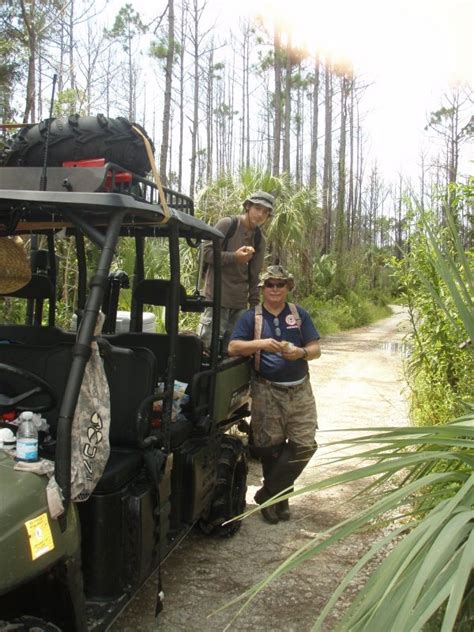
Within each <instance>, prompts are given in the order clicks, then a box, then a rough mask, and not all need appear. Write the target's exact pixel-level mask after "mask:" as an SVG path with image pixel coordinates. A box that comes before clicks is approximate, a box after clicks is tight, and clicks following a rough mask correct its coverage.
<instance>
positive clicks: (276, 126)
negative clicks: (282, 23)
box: [272, 26, 281, 176]
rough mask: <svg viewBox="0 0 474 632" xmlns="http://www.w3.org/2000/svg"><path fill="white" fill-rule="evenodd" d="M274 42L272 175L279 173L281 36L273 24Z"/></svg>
mask: <svg viewBox="0 0 474 632" xmlns="http://www.w3.org/2000/svg"><path fill="white" fill-rule="evenodd" d="M273 44H274V55H275V59H274V75H275V103H274V107H275V118H274V121H273V170H272V173H273V175H274V176H278V175H280V142H281V36H280V32H279V30H278V26H275V33H274V37H273Z"/></svg>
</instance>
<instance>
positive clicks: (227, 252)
mask: <svg viewBox="0 0 474 632" xmlns="http://www.w3.org/2000/svg"><path fill="white" fill-rule="evenodd" d="M274 203H275V198H274V197H273V195H271V194H270V193H266V192H265V191H256V192H255V193H253V194H252V195H250V196H249V197H248V198H247V199H246V200H245V201H244V202H243V207H244V212H243V213H242V215H239V216H234V217H223V218H222V219H220V220H219V221H218V222H217V224H216V226H215V228H217V229H218V230H220V231H221V233H223V235H224V241H223V244H222V255H221V256H222V259H221V261H222V289H221V312H220V330H219V335H220V336H221V337H222V338H223V339H224V342H225V340H226V338H228V337H229V335H230V333H231V331H232V330H233V328H234V326H235V323H236V322H237V320H238V319H239V317H240V316H241V315H242V314H243V313H244V311H245V310H246V309H248V307H249V306H250V307H253V306H254V305H257V303H258V302H259V289H258V282H259V274H260V271H261V270H262V266H263V261H264V257H265V247H266V241H265V238H264V236H263V235H262V232H261V230H260V227H261V226H263V224H264V223H265V222H266V221H267V219H268V218H269V217H270V216H271V215H272V214H273V207H274ZM204 263H205V264H206V266H207V268H206V274H205V284H204V294H205V297H206V299H207V300H212V298H213V284H214V266H213V265H212V244H210V243H207V244H206V245H205V247H204ZM211 331H212V308H211V307H207V308H206V309H205V311H204V312H203V314H202V316H201V318H200V321H199V327H198V334H199V335H200V336H201V338H202V339H203V341H204V345H205V346H206V347H210V341H211Z"/></svg>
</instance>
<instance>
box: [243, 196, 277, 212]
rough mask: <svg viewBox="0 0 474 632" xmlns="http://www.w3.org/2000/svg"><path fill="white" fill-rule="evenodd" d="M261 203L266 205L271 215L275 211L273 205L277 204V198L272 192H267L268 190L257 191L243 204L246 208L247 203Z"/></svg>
mask: <svg viewBox="0 0 474 632" xmlns="http://www.w3.org/2000/svg"><path fill="white" fill-rule="evenodd" d="M249 203H250V204H261V205H262V206H265V207H266V208H267V209H268V210H269V211H270V215H271V214H272V213H273V210H274V209H273V205H274V204H275V198H274V197H273V195H272V194H271V193H267V192H266V191H255V193H252V195H249V197H248V198H247V199H246V200H244V202H243V206H244V208H245V209H246V208H247V204H249Z"/></svg>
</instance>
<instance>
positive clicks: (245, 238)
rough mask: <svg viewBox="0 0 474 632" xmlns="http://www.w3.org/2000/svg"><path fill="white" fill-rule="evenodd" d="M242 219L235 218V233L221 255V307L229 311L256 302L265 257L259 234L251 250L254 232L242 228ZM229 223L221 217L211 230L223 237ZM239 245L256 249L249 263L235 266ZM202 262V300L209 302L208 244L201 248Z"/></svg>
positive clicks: (211, 280) (211, 278)
mask: <svg viewBox="0 0 474 632" xmlns="http://www.w3.org/2000/svg"><path fill="white" fill-rule="evenodd" d="M242 217H243V216H239V222H238V225H237V228H236V230H235V233H234V234H233V235H232V237H231V238H230V239H229V241H228V243H227V250H226V251H223V252H222V290H221V292H222V294H221V306H222V307H230V308H232V309H246V308H247V307H248V306H250V307H252V306H253V305H256V304H257V303H258V302H259V300H260V296H259V288H258V279H259V274H260V272H261V270H262V266H263V261H264V257H265V246H266V241H265V238H264V237H263V235H262V239H261V241H260V244H259V246H258V249H257V248H255V231H254V230H253V231H252V230H248V229H247V228H245V226H244V224H243V222H242ZM231 221H232V219H231V218H230V217H223V218H222V219H220V220H219V221H218V222H217V224H216V226H215V227H216V228H217V229H218V230H220V231H221V232H222V233H223V234H224V235H226V234H227V231H228V230H229V227H230V224H231ZM241 246H253V247H254V248H255V250H256V252H255V254H254V255H253V257H252V259H251V260H250V261H249V263H237V261H236V258H235V251H236V250H238V249H239V248H240V247H241ZM204 261H205V262H206V263H207V264H208V268H207V272H206V278H205V285H204V293H205V296H206V298H207V299H209V300H211V299H212V296H213V291H212V290H213V283H214V266H213V265H212V244H211V242H209V243H207V244H206V245H205V247H204Z"/></svg>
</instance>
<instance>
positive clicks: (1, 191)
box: [0, 163, 223, 508]
mask: <svg viewBox="0 0 474 632" xmlns="http://www.w3.org/2000/svg"><path fill="white" fill-rule="evenodd" d="M40 176H41V168H39V167H27V168H25V167H6V168H0V237H6V236H10V235H14V234H15V235H24V236H30V235H32V234H35V235H38V236H39V235H45V236H46V239H47V244H48V251H49V256H48V261H49V277H48V279H45V277H44V276H43V277H40V276H39V275H33V278H32V281H31V282H30V284H29V286H27V287H26V288H23V289H21V290H19V291H17V292H16V293H13V294H12V296H22V297H27V298H28V297H29V292H30V291H31V297H35V296H37V295H38V289H37V291H36V292H35V291H34V290H35V288H34V286H35V285H41V284H43V285H47V289H48V291H47V292H46V293H44V294H43V296H48V298H49V299H50V302H49V312H48V325H49V326H54V325H55V294H54V287H55V284H56V266H55V235H57V234H58V233H60V232H62V233H63V234H66V235H72V236H74V238H75V241H76V248H77V265H78V287H77V292H78V299H77V308H78V325H79V327H78V332H77V338H76V343H75V345H74V347H73V350H72V354H73V359H72V365H71V370H70V374H69V377H68V380H67V386H66V391H65V396H64V398H63V400H62V403H61V407H60V410H59V418H58V428H57V446H56V459H55V468H56V469H55V477H56V480H57V482H58V484H59V486H60V488H61V490H62V493H63V496H64V501H65V508H66V507H67V503H68V502H69V500H70V486H71V480H70V479H71V475H70V471H71V469H70V463H71V427H72V420H73V416H74V411H75V408H76V403H77V399H78V396H79V390H80V386H81V383H82V379H83V376H84V371H85V367H86V364H87V361H88V359H89V357H90V349H91V348H90V344H91V341H92V340H93V337H94V328H95V325H96V322H97V317H98V314H99V312H100V311H101V308H102V306H103V305H104V302H105V304H107V305H108V308H109V314H108V318H109V322H110V320H112V323H113V319H114V313H115V314H116V310H117V301H116V296H115V300H114V297H113V295H112V296H110V289H111V287H112V288H113V287H114V284H113V282H112V283H110V278H109V271H110V266H111V263H112V259H113V255H114V252H115V249H116V246H117V242H118V240H119V238H120V237H121V236H128V237H133V238H134V240H135V252H136V258H135V269H134V272H133V277H132V295H133V294H134V290H135V289H136V288H137V287H139V286H140V284H143V283H144V282H145V261H144V253H145V248H144V243H145V239H146V237H165V238H167V239H168V240H169V256H170V279H169V291H168V295H167V296H168V301H167V323H168V331H167V334H168V336H169V351H168V363H167V371H166V374H165V375H166V378H165V383H164V390H163V424H164V427H165V446H164V447H165V450H166V449H169V441H170V438H169V428H170V423H171V408H172V398H173V385H174V380H175V362H176V349H177V338H178V315H179V310H180V308H181V309H182V310H183V311H197V312H199V311H203V309H204V308H205V307H207V306H212V307H213V323H214V324H213V331H212V337H211V348H210V355H209V366H208V371H204V372H203V373H202V374H201V375H200V381H199V384H194V385H193V388H195V389H196V390H197V391H199V387H201V389H207V390H208V392H207V395H206V396H205V397H203V398H199V397H197V396H196V397H195V403H194V406H195V411H196V412H198V413H200V414H202V413H203V412H204V411H205V409H206V407H207V406H208V405H209V402H211V401H213V398H214V395H215V393H214V389H215V376H216V374H217V373H218V360H219V317H220V314H219V309H218V308H217V306H218V305H220V295H221V264H220V242H221V240H222V239H223V235H222V233H220V232H219V231H218V230H216V229H215V228H213V227H211V226H208V225H207V224H205V223H204V222H202V221H201V220H199V219H197V218H195V217H194V206H193V201H192V200H191V198H189V197H187V196H185V195H183V194H180V193H177V192H175V191H172V190H170V189H166V188H165V189H164V191H165V194H166V199H167V202H168V205H169V212H170V215H169V219H168V218H166V216H165V213H164V211H163V209H162V208H161V206H159V205H158V204H157V203H156V202H155V200H156V199H157V191H156V186H155V185H154V183H152V182H151V181H150V180H146V179H144V178H141V177H139V176H137V175H136V174H132V173H129V172H124V171H123V169H122V168H121V167H120V166H118V165H115V164H113V163H106V164H104V165H103V166H101V167H95V166H94V167H87V166H86V167H84V166H81V167H80V168H79V167H74V166H71V167H50V168H49V169H48V190H47V191H36V190H34V188H36V187H37V186H38V182H39V178H40ZM111 191H113V192H111ZM116 191H118V192H116ZM84 236H87V237H88V238H89V239H90V240H91V242H93V243H94V244H96V245H97V246H98V248H99V249H100V259H99V264H98V266H97V270H96V273H95V275H94V276H93V277H92V278H91V279H89V280H88V279H87V266H86V256H85V247H84ZM180 238H184V239H186V241H187V243H188V244H189V245H190V246H193V247H197V246H198V245H199V243H200V241H201V240H209V241H211V242H212V248H213V257H214V259H213V264H214V270H215V274H214V297H215V298H214V301H212V302H211V301H206V300H205V299H204V298H203V297H202V296H200V295H196V294H194V295H189V296H188V295H186V293H185V292H184V295H183V291H182V290H183V288H182V286H181V285H180V256H179V239H180ZM34 257H35V252H34V251H32V259H33V260H34ZM87 285H89V288H90V291H89V293H88V295H87ZM51 288H53V290H51ZM108 289H109V297H107V290H108ZM40 293H41V292H40ZM112 294H113V293H112ZM34 300H35V299H34V298H29V302H31V303H33V302H34ZM134 301H135V302H136V299H135V298H134V299H132V308H131V321H130V331H131V332H139V331H141V327H142V318H141V316H142V315H141V312H140V311H139V310H138V309H136V305H134ZM41 316H42V304H41V305H40V309H37V311H36V312H34V311H33V310H31V309H30V310H29V315H28V317H27V318H28V319H29V322H27V324H30V325H34V324H39V323H40V322H41ZM200 400H201V402H200Z"/></svg>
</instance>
